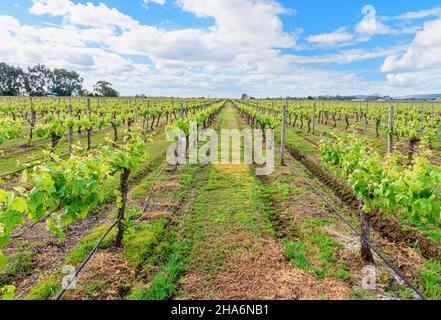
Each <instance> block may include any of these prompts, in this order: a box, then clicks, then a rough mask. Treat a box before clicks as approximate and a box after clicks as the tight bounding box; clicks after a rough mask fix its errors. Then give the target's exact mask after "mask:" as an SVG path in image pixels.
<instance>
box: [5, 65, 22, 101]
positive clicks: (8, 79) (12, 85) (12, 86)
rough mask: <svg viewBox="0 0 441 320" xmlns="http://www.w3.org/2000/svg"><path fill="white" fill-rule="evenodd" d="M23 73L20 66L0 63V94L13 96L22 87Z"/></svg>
mask: <svg viewBox="0 0 441 320" xmlns="http://www.w3.org/2000/svg"><path fill="white" fill-rule="evenodd" d="M24 82H25V73H24V71H23V70H22V69H21V68H20V67H14V66H10V65H8V64H6V63H4V62H1V63H0V96H15V95H17V94H18V93H19V92H20V91H22V90H23V89H24Z"/></svg>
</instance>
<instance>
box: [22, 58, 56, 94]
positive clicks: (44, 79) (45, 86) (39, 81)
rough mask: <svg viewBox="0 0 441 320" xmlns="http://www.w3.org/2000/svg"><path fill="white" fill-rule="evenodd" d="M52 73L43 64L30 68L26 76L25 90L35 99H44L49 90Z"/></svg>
mask: <svg viewBox="0 0 441 320" xmlns="http://www.w3.org/2000/svg"><path fill="white" fill-rule="evenodd" d="M51 73H52V71H51V70H50V69H49V68H47V67H46V66H45V65H43V64H37V65H36V66H34V67H29V68H28V72H27V73H26V76H25V88H26V91H27V93H28V94H29V95H30V96H33V97H42V96H44V95H45V94H46V93H47V92H48V90H49V81H50V76H51Z"/></svg>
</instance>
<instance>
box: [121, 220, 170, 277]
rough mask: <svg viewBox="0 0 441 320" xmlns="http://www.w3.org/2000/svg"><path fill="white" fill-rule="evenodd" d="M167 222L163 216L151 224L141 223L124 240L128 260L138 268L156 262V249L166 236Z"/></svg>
mask: <svg viewBox="0 0 441 320" xmlns="http://www.w3.org/2000/svg"><path fill="white" fill-rule="evenodd" d="M167 223H168V221H167V219H166V218H161V219H158V220H155V221H153V222H152V223H151V224H141V225H139V226H138V227H136V228H135V230H134V231H133V232H132V233H131V234H128V235H127V236H126V239H125V240H124V246H125V250H124V255H125V257H126V259H127V261H129V262H130V263H131V264H132V265H134V266H135V267H137V268H138V269H140V268H142V266H143V265H145V264H146V263H148V262H150V263H154V260H153V259H154V257H155V256H156V254H155V251H156V249H157V248H158V245H159V243H160V242H161V241H162V240H163V238H164V236H165V231H166V225H167ZM151 260H153V261H151Z"/></svg>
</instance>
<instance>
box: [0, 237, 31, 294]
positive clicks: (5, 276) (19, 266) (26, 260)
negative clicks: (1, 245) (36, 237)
mask: <svg viewBox="0 0 441 320" xmlns="http://www.w3.org/2000/svg"><path fill="white" fill-rule="evenodd" d="M32 245H35V244H32ZM30 246H31V244H30V245H25V246H21V247H18V248H17V250H16V254H14V255H13V256H11V257H9V259H8V263H7V264H6V265H5V266H4V267H3V268H2V269H1V270H0V287H2V286H5V285H7V284H8V283H9V282H10V281H11V280H12V279H13V278H14V277H25V276H27V275H29V274H30V273H31V272H32V268H33V266H34V261H33V259H34V257H35V255H36V251H34V250H32V248H31V247H30Z"/></svg>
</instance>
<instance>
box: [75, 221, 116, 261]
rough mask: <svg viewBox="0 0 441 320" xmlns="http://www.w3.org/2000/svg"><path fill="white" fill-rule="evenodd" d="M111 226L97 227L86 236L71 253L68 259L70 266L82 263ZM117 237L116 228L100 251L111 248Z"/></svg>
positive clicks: (103, 243)
mask: <svg viewBox="0 0 441 320" xmlns="http://www.w3.org/2000/svg"><path fill="white" fill-rule="evenodd" d="M109 226H110V225H103V226H99V227H97V228H96V229H95V230H93V231H92V233H90V234H89V235H87V236H85V237H84V238H83V239H82V240H81V241H80V243H79V244H78V245H77V246H76V247H75V248H74V249H73V250H72V251H71V252H70V253H69V255H68V257H67V263H69V264H78V263H81V262H82V261H83V260H84V259H85V258H86V257H87V256H88V255H89V254H90V252H91V251H92V249H93V248H94V247H95V246H96V244H97V243H98V241H99V239H100V238H101V237H102V236H103V234H104V233H105V232H106V230H107V229H108V228H109ZM115 235H116V229H115V228H114V229H113V230H112V231H111V232H110V234H109V235H108V236H107V237H106V239H104V241H103V242H102V243H101V245H100V247H99V248H100V249H105V248H109V247H110V246H111V245H112V243H113V241H114V239H115Z"/></svg>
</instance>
